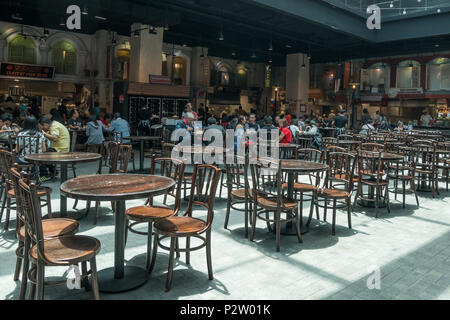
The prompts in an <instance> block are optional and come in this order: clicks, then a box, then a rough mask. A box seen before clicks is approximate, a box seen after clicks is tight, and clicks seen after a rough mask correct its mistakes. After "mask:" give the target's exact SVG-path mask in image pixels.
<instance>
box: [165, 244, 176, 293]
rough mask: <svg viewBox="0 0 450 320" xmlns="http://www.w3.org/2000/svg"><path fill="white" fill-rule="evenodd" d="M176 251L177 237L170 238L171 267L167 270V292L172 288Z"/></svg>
mask: <svg viewBox="0 0 450 320" xmlns="http://www.w3.org/2000/svg"><path fill="white" fill-rule="evenodd" d="M174 253H175V238H173V237H171V238H170V253H169V268H168V271H167V280H166V292H168V291H169V290H170V287H171V286H172V275H173V258H174Z"/></svg>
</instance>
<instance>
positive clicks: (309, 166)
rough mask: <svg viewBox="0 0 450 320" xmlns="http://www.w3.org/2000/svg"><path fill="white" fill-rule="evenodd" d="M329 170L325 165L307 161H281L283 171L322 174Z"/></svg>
mask: <svg viewBox="0 0 450 320" xmlns="http://www.w3.org/2000/svg"><path fill="white" fill-rule="evenodd" d="M327 169H328V166H327V165H326V164H323V163H319V162H313V161H305V160H281V170H282V171H294V172H320V171H325V170H327Z"/></svg>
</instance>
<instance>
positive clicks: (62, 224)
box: [10, 166, 79, 300]
mask: <svg viewBox="0 0 450 320" xmlns="http://www.w3.org/2000/svg"><path fill="white" fill-rule="evenodd" d="M18 170H19V167H18V166H15V168H11V169H10V171H11V181H12V185H13V187H14V194H16V195H17V196H16V202H17V223H16V235H17V239H18V247H17V249H16V257H17V259H16V270H15V272H14V281H17V280H19V276H20V268H21V265H22V261H23V272H22V283H21V287H20V295H19V300H24V299H25V294H26V290H27V283H28V281H27V273H28V269H29V258H28V251H29V249H30V244H31V243H32V242H33V241H34V239H31V238H30V237H29V234H28V232H26V230H25V217H26V214H25V213H24V199H23V194H22V192H21V189H20V185H19V181H20V179H23V180H24V181H25V182H26V183H27V184H29V179H28V175H27V174H26V173H22V174H21V173H19V171H18ZM78 227H79V222H78V221H76V220H73V219H66V218H57V219H43V220H42V232H43V236H44V238H45V239H50V238H55V237H59V236H64V235H73V234H75V233H76V232H77V231H78Z"/></svg>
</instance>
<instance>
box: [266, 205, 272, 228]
mask: <svg viewBox="0 0 450 320" xmlns="http://www.w3.org/2000/svg"><path fill="white" fill-rule="evenodd" d="M269 218H270V216H269V211H267V210H266V219H267V220H269ZM266 225H267V229H268V230H269V232H272V226H271V225H270V222H269V221H266Z"/></svg>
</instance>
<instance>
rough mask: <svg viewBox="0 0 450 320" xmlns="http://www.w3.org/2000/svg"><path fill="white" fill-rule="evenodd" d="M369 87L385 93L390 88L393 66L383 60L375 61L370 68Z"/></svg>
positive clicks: (368, 70)
mask: <svg viewBox="0 0 450 320" xmlns="http://www.w3.org/2000/svg"><path fill="white" fill-rule="evenodd" d="M367 72H368V79H369V83H368V85H369V87H370V90H371V91H372V92H374V91H376V92H380V93H383V92H385V90H387V89H389V87H390V82H391V67H390V66H389V65H387V64H385V63H383V62H381V63H375V64H373V65H371V66H370V67H369V68H368V69H367Z"/></svg>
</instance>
